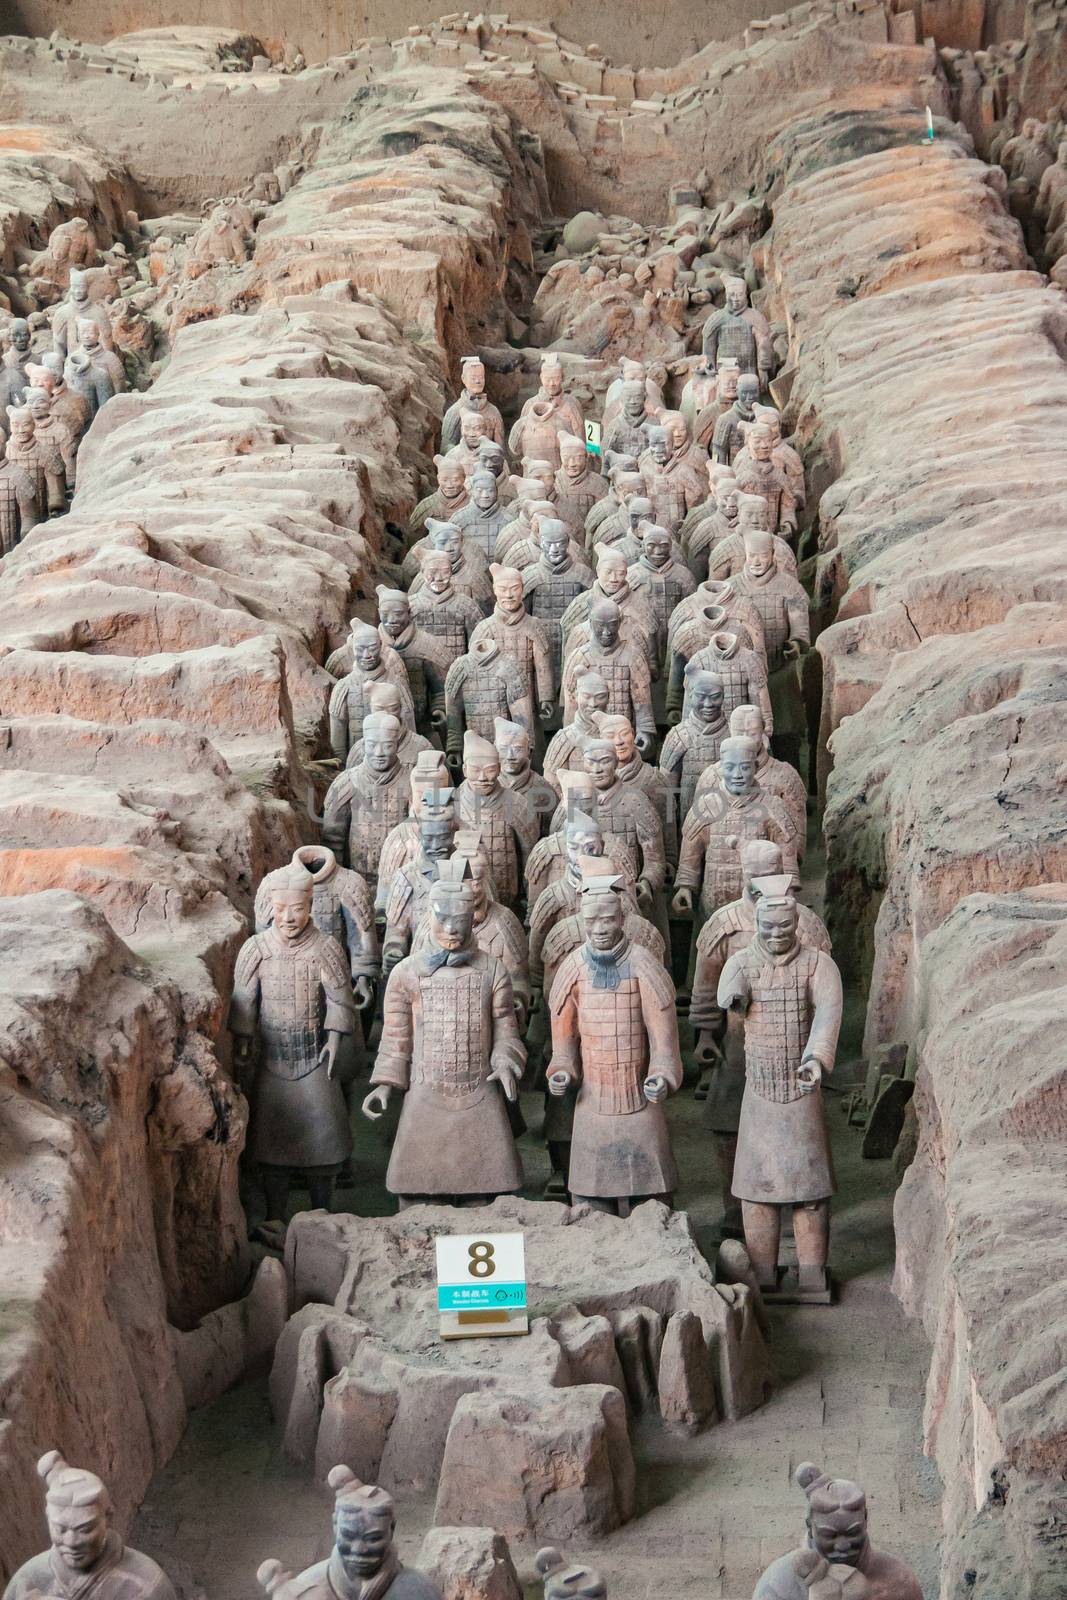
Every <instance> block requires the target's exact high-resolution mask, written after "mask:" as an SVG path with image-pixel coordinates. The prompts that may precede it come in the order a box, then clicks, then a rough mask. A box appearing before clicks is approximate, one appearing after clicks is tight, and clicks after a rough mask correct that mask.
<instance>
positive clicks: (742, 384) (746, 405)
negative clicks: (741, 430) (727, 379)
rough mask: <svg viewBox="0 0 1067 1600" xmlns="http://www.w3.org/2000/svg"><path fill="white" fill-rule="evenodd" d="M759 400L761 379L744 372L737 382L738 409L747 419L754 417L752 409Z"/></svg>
mask: <svg viewBox="0 0 1067 1600" xmlns="http://www.w3.org/2000/svg"><path fill="white" fill-rule="evenodd" d="M758 399H759V379H758V378H756V377H753V375H752V373H751V372H743V373H742V374H741V376H740V377H739V378H738V380H737V408H738V410H739V411H742V412H743V413H744V415H745V416H746V417H750V416H751V415H752V408H753V406H754V405H755V404H756V401H757V400H758Z"/></svg>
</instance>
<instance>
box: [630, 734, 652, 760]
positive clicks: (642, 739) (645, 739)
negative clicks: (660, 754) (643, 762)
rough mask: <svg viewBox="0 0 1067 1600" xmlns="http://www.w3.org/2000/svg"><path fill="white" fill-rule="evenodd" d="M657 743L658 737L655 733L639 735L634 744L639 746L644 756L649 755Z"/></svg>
mask: <svg viewBox="0 0 1067 1600" xmlns="http://www.w3.org/2000/svg"><path fill="white" fill-rule="evenodd" d="M655 742H656V736H655V734H654V733H639V734H638V735H637V737H636V738H635V739H634V744H635V745H636V746H637V748H638V750H640V752H641V754H642V755H643V756H647V755H648V752H649V751H650V750H651V749H652V746H653V745H654V744H655Z"/></svg>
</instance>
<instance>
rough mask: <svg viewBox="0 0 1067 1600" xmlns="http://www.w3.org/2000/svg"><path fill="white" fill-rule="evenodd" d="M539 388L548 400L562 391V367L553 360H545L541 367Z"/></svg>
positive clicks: (553, 398)
mask: <svg viewBox="0 0 1067 1600" xmlns="http://www.w3.org/2000/svg"><path fill="white" fill-rule="evenodd" d="M541 388H542V390H543V392H544V393H545V394H546V395H547V396H548V398H549V399H550V400H555V399H556V397H557V395H561V394H562V393H563V368H562V367H559V366H557V365H556V363H555V362H554V361H546V362H545V364H544V366H543V367H542V368H541Z"/></svg>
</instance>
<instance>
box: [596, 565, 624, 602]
mask: <svg viewBox="0 0 1067 1600" xmlns="http://www.w3.org/2000/svg"><path fill="white" fill-rule="evenodd" d="M596 575H597V578H598V580H599V583H600V587H601V588H602V589H603V591H604V593H605V594H618V592H619V590H620V589H623V588H625V587H626V562H625V560H620V559H618V558H617V557H615V556H612V557H611V558H610V560H609V559H607V558H605V559H604V560H602V561H601V562H600V565H599V566H598V567H597V569H596Z"/></svg>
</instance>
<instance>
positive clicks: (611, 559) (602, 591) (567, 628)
mask: <svg viewBox="0 0 1067 1600" xmlns="http://www.w3.org/2000/svg"><path fill="white" fill-rule="evenodd" d="M628 573H629V564H628V562H627V560H626V557H625V556H624V555H623V554H622V553H621V552H620V551H618V550H604V551H602V552H601V554H600V556H599V558H598V560H597V564H596V582H595V583H594V584H593V586H592V588H590V589H586V590H583V591H582V592H581V593H580V594H578V595H577V596H576V597H575V598H574V599H573V600H572V601H571V603H570V605H569V606H568V607H567V609H566V611H565V612H564V613H563V617H562V619H561V621H560V628H561V631H562V634H563V656H564V660H566V659H567V658H568V657H569V656H570V654H571V652H572V651H573V650H575V649H577V648H578V647H579V646H580V645H583V644H586V643H587V642H588V640H589V637H590V629H589V626H588V624H589V619H590V617H591V615H592V612H593V608H594V606H596V605H597V604H598V602H600V601H609V602H610V603H612V604H613V605H615V606H617V607H618V609H619V611H620V612H621V613H622V637H623V638H624V639H628V640H630V641H631V643H633V644H635V645H640V647H641V649H642V650H643V652H644V655H645V659H646V661H647V662H648V665H649V671H650V673H652V674H653V675H656V676H658V670H659V639H658V634H657V628H656V618H655V614H654V612H653V610H652V608H651V606H650V605H649V603H648V601H647V600H643V599H641V598H640V597H639V596H638V595H635V594H634V592H633V590H632V589H631V588H630V582H629V577H628ZM583 625H584V626H583Z"/></svg>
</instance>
